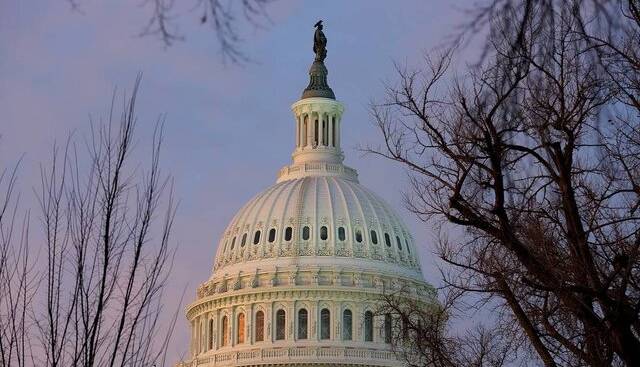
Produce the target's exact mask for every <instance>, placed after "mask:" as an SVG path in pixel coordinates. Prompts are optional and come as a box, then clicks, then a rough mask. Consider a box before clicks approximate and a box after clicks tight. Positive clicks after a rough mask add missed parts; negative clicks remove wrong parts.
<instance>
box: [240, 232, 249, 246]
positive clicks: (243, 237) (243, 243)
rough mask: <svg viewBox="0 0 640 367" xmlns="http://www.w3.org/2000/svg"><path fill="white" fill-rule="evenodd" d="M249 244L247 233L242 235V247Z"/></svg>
mask: <svg viewBox="0 0 640 367" xmlns="http://www.w3.org/2000/svg"><path fill="white" fill-rule="evenodd" d="M246 244H247V234H246V233H245V234H243V235H242V241H241V242H240V247H244V245H246Z"/></svg>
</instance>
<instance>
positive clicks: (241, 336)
mask: <svg viewBox="0 0 640 367" xmlns="http://www.w3.org/2000/svg"><path fill="white" fill-rule="evenodd" d="M236 326H237V330H238V336H237V338H236V343H237V344H242V343H244V314H243V313H240V314H238V322H237V324H236Z"/></svg>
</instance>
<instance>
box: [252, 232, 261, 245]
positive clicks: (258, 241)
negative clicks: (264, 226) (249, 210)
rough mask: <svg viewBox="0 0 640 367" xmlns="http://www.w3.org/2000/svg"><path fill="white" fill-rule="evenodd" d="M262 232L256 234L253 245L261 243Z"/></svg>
mask: <svg viewBox="0 0 640 367" xmlns="http://www.w3.org/2000/svg"><path fill="white" fill-rule="evenodd" d="M260 234H261V233H260V231H256V233H255V234H254V235H253V244H254V245H257V244H259V243H260Z"/></svg>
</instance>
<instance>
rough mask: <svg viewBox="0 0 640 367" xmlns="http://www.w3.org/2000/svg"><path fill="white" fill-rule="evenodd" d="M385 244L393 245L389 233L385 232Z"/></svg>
mask: <svg viewBox="0 0 640 367" xmlns="http://www.w3.org/2000/svg"><path fill="white" fill-rule="evenodd" d="M384 244H385V245H387V247H391V238H390V237H389V234H388V233H385V234H384Z"/></svg>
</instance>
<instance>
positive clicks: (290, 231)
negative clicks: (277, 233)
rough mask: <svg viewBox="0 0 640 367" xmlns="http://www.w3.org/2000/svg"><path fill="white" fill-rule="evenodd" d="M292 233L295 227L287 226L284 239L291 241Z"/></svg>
mask: <svg viewBox="0 0 640 367" xmlns="http://www.w3.org/2000/svg"><path fill="white" fill-rule="evenodd" d="M292 234H293V228H291V227H287V229H285V230H284V240H285V241H287V242H289V241H291V237H292Z"/></svg>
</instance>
